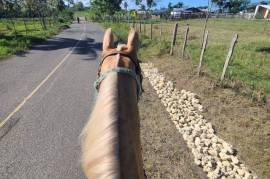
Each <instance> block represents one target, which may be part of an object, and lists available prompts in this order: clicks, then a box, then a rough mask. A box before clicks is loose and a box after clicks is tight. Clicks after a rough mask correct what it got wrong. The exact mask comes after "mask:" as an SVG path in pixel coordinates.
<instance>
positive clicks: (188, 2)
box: [75, 0, 262, 9]
mask: <svg viewBox="0 0 270 179" xmlns="http://www.w3.org/2000/svg"><path fill="white" fill-rule="evenodd" d="M78 1H82V2H83V3H84V4H85V5H89V1H90V0H75V2H78ZM126 1H127V2H128V9H134V8H136V5H135V3H134V2H135V0H126ZM258 1H262V0H251V2H252V3H253V2H258ZM169 2H171V3H172V4H176V3H177V2H183V3H184V6H189V7H198V6H207V5H208V0H157V7H156V8H161V7H167V6H168V4H169Z"/></svg>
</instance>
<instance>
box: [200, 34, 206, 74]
mask: <svg viewBox="0 0 270 179" xmlns="http://www.w3.org/2000/svg"><path fill="white" fill-rule="evenodd" d="M203 39H204V40H203V47H202V51H201V56H200V62H199V66H198V76H200V74H201V69H202V65H203V56H204V52H205V49H206V46H207V42H208V31H206V33H205V34H204V38H203Z"/></svg>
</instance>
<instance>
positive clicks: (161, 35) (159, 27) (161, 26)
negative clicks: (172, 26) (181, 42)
mask: <svg viewBox="0 0 270 179" xmlns="http://www.w3.org/2000/svg"><path fill="white" fill-rule="evenodd" d="M159 28H160V37H162V23H160V26H159Z"/></svg>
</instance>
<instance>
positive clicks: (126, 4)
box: [124, 1, 128, 11]
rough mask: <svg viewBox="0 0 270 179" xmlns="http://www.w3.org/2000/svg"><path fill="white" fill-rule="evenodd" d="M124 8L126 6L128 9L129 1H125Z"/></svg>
mask: <svg viewBox="0 0 270 179" xmlns="http://www.w3.org/2000/svg"><path fill="white" fill-rule="evenodd" d="M124 8H125V10H126V11H127V8H128V3H127V1H125V2H124Z"/></svg>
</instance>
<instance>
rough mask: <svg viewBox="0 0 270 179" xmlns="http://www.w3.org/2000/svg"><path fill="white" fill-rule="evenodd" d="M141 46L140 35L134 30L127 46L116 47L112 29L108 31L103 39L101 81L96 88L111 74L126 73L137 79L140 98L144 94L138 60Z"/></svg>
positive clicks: (99, 72)
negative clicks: (139, 45)
mask: <svg viewBox="0 0 270 179" xmlns="http://www.w3.org/2000/svg"><path fill="white" fill-rule="evenodd" d="M138 44H139V36H138V33H137V32H136V31H135V30H134V29H133V28H132V29H131V30H130V31H129V35H128V41H127V44H120V45H118V46H117V47H114V40H113V34H112V29H111V28H109V29H107V30H106V32H105V35H104V39H103V52H102V58H101V62H100V68H99V71H98V76H99V79H98V80H97V83H96V88H97V89H98V88H99V85H100V83H101V81H102V80H103V79H104V78H105V77H106V76H107V74H108V73H110V72H117V73H125V74H127V75H130V76H132V77H133V78H135V80H136V83H137V94H138V96H139V95H140V94H141V92H142V87H141V83H142V75H141V68H140V64H139V60H138V58H137V52H138Z"/></svg>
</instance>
